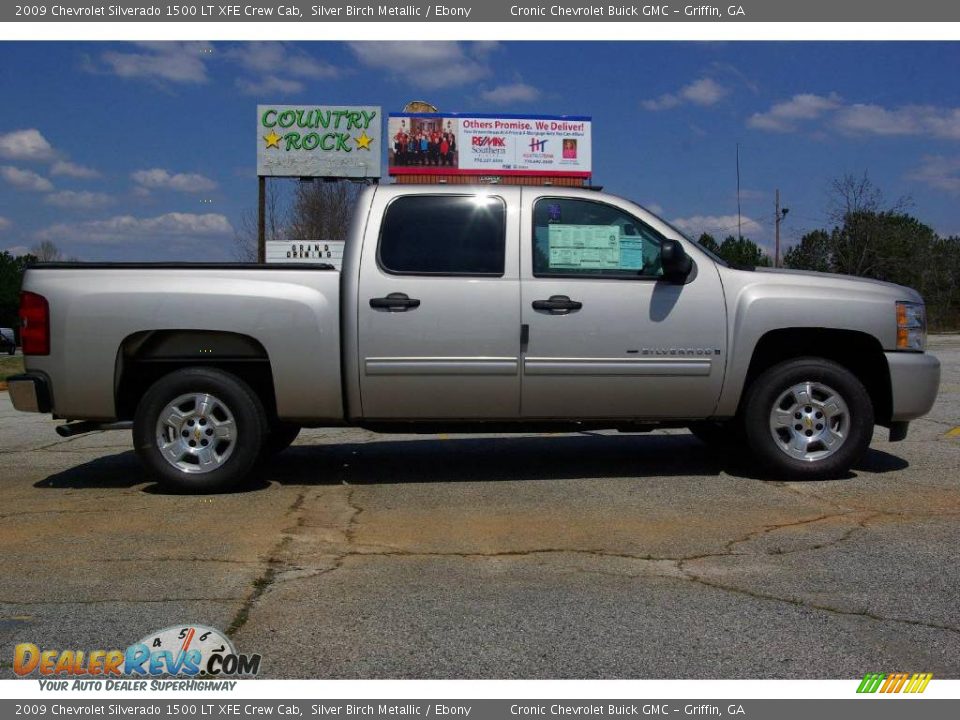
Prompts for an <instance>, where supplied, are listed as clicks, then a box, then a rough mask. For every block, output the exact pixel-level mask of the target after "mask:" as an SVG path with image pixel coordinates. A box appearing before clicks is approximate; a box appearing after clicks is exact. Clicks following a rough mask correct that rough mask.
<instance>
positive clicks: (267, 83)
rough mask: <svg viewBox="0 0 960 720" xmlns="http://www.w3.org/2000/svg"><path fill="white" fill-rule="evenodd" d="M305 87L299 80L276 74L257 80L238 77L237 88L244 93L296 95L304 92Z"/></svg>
mask: <svg viewBox="0 0 960 720" xmlns="http://www.w3.org/2000/svg"><path fill="white" fill-rule="evenodd" d="M303 87H304V85H303V83H302V82H300V81H299V80H292V79H290V78H282V77H278V76H276V75H265V76H263V77H261V78H257V79H256V80H252V79H250V78H237V89H238V90H240V92H242V93H243V94H244V95H294V94H296V93H298V92H302V91H303Z"/></svg>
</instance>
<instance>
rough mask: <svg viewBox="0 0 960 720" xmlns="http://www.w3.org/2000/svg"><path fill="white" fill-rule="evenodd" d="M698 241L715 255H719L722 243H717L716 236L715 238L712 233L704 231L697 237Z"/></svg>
mask: <svg viewBox="0 0 960 720" xmlns="http://www.w3.org/2000/svg"><path fill="white" fill-rule="evenodd" d="M697 242H698V243H699V244H700V245H703V247H705V248H706V249H707V250H709V251H710V252H712V253H713V254H714V255H718V254H719V253H720V245H719V244H718V243H717V241H716V238H714V237H713V235H711V234H710V233H703V234H702V235H701V236H700V237H699V238H698V239H697Z"/></svg>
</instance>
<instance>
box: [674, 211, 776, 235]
mask: <svg viewBox="0 0 960 720" xmlns="http://www.w3.org/2000/svg"><path fill="white" fill-rule="evenodd" d="M670 222H671V223H673V224H674V225H676V226H677V227H678V228H680V229H681V230H683V231H684V232H686V233H687V234H688V235H691V236H692V237H693V238H694V239H696V238H697V237H698V236H699V235H700V234H701V233H710V234H711V235H713V236H714V237H715V238H716V239H717V240H718V241H720V240H723V239H724V238H725V237H726V236H727V235H733V236H736V234H737V216H736V215H692V216H690V217H685V218H675V219H673V220H671V221H670ZM740 227H741V229H742V232H743V235H744V236H745V237H750V236H751V235H753V236H757V235H760V234H761V233H762V232H763V227H762V226H761V225H760V223H758V222H757V221H756V220H754V219H753V218H749V217H747V216H746V215H743V216H742V217H741V218H740Z"/></svg>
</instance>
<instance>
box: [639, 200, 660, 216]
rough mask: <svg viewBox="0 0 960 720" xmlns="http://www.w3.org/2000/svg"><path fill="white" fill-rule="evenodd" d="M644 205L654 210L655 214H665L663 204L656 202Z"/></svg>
mask: <svg viewBox="0 0 960 720" xmlns="http://www.w3.org/2000/svg"><path fill="white" fill-rule="evenodd" d="M643 207H645V208H646V209H647V210H649V211H650V212H652V213H653V214H654V215H660V216H663V205H661V204H659V203H655V202H649V203H643Z"/></svg>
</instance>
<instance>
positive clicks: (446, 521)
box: [0, 336, 960, 678]
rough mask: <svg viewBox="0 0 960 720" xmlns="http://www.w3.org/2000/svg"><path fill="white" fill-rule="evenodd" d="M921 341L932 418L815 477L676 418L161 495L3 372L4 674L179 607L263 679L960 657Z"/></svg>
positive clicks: (947, 525)
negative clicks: (756, 463) (779, 469)
mask: <svg viewBox="0 0 960 720" xmlns="http://www.w3.org/2000/svg"><path fill="white" fill-rule="evenodd" d="M931 345H932V349H933V351H934V352H935V353H936V354H937V355H938V356H939V357H940V359H941V361H942V362H943V364H944V366H943V379H942V385H941V393H940V397H939V399H938V401H937V404H936V406H935V408H934V410H933V412H932V414H931V415H930V416H929V417H928V418H925V419H924V420H921V421H918V422H915V423H914V424H913V425H912V426H911V432H910V437H909V439H908V440H907V441H905V442H902V443H895V444H890V443H888V442H887V441H886V431H885V430H882V429H881V430H878V431H877V433H876V436H875V438H874V442H873V446H872V449H871V451H870V453H869V454H868V456H867V457H866V459H865V460H864V462H863V463H862V464H861V465H860V467H858V468H857V469H856V470H855V472H853V473H851V475H850V477H848V478H845V479H842V480H837V481H831V482H815V483H784V482H771V481H764V480H760V479H757V478H755V477H753V476H752V475H751V472H750V468H749V466H745V465H743V464H742V463H739V462H738V461H737V460H736V459H730V458H726V459H725V458H722V457H719V456H717V455H714V454H712V453H711V452H709V451H708V450H707V449H706V448H705V447H704V446H702V445H701V444H700V443H699V442H698V441H697V440H695V439H694V438H693V437H692V436H691V435H688V434H687V433H685V432H680V431H663V432H657V433H653V434H650V435H620V434H617V433H582V434H574V435H528V436H514V437H500V438H495V437H474V436H450V437H447V436H427V437H416V436H378V435H374V434H372V433H368V432H364V431H358V430H310V431H305V432H304V433H303V434H302V435H301V437H300V439H299V440H298V442H297V444H296V445H295V446H294V447H293V448H291V449H290V450H289V451H288V452H286V453H284V454H283V455H281V456H280V457H279V458H278V459H277V460H276V461H275V462H274V464H273V465H272V466H271V467H270V468H268V469H267V471H266V474H265V479H264V482H263V483H262V484H261V485H259V486H258V487H256V488H254V489H252V490H249V491H247V492H241V493H235V494H228V495H217V496H199V497H196V496H178V495H171V494H165V493H164V492H162V491H161V490H160V489H159V488H158V487H157V486H156V485H154V484H153V483H152V482H150V481H149V480H148V479H146V478H145V477H144V474H143V471H142V470H141V468H140V466H139V464H138V462H137V460H136V458H135V457H134V455H133V452H132V450H131V443H130V440H129V436H128V434H127V433H122V432H108V433H98V434H92V435H86V436H80V437H76V438H72V439H69V440H64V439H61V438H60V437H59V436H57V435H56V434H55V433H54V432H53V428H54V425H55V423H54V421H52V420H51V419H49V418H48V417H46V416H37V415H29V414H20V413H16V412H15V411H13V409H12V407H11V405H10V401H9V398H8V397H7V395H6V393H0V478H2V480H0V493H2V495H0V497H2V503H0V547H2V548H3V552H2V553H0V648H2V649H0V674H2V675H3V676H4V677H9V676H11V675H12V674H13V673H12V650H13V646H14V645H15V644H16V643H18V642H33V643H36V644H38V645H41V646H45V647H49V648H59V649H66V648H85V649H98V648H103V649H109V648H113V647H125V646H126V645H127V644H129V643H132V642H135V641H136V640H138V639H139V638H141V637H143V636H145V635H146V634H148V633H149V632H151V631H154V630H157V629H160V628H163V627H166V626H169V625H174V624H179V623H186V622H195V623H203V624H207V625H212V626H214V627H218V628H220V629H223V630H228V631H229V633H230V634H231V635H232V637H233V638H234V640H235V642H236V645H237V647H238V649H239V650H240V651H241V652H259V653H261V654H262V655H263V664H262V674H263V675H266V676H269V677H282V678H289V677H337V678H339V677H343V678H358V677H359V678H384V677H441V678H444V677H498V678H505V677H510V678H513V677H516V678H534V677H536V678H539V677H609V678H633V677H648V678H657V677H683V678H740V677H744V678H755V677H761V678H762V677H775V678H830V677H850V678H853V677H860V676H862V675H863V674H864V672H866V671H882V672H892V671H905V672H906V671H909V672H932V673H934V675H935V676H937V677H954V678H956V677H960V660H958V658H960V604H958V602H957V598H958V588H960V562H958V561H957V548H958V547H960V431H956V432H951V431H953V430H954V428H955V427H956V426H957V425H960V336H942V337H938V338H935V339H933V340H932V342H931Z"/></svg>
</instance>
